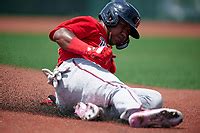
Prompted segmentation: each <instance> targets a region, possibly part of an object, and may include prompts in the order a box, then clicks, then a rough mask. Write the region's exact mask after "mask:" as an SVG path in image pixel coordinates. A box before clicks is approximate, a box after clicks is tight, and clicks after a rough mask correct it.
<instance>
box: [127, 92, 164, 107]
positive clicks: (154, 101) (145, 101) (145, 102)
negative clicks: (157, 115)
mask: <svg viewBox="0 0 200 133" xmlns="http://www.w3.org/2000/svg"><path fill="white" fill-rule="evenodd" d="M130 91H133V92H134V93H135V94H136V95H137V96H138V97H139V99H140V101H141V102H142V107H143V108H145V109H156V108H162V105H163V98H162V95H161V94H160V93H159V92H158V91H155V90H151V89H145V88H132V89H130Z"/></svg>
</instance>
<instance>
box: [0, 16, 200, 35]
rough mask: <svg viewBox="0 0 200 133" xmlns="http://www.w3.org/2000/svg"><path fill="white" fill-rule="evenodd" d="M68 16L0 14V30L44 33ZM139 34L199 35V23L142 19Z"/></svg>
mask: <svg viewBox="0 0 200 133" xmlns="http://www.w3.org/2000/svg"><path fill="white" fill-rule="evenodd" d="M68 18H69V17H45V16H43V17H28V16H0V31H1V32H16V33H19V32H20V33H23V32H28V33H46V34H48V33H49V31H50V30H52V29H53V28H54V27H55V26H57V25H58V24H59V23H61V22H62V21H64V20H66V19H68ZM138 30H139V32H140V34H141V36H170V37H173V36H178V37H186V36H190V37H200V23H170V22H149V21H148V22H147V21H142V22H141V25H140V26H139V28H138Z"/></svg>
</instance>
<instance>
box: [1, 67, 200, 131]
mask: <svg viewBox="0 0 200 133" xmlns="http://www.w3.org/2000/svg"><path fill="white" fill-rule="evenodd" d="M0 81H1V82H0V83H1V92H2V99H1V102H2V104H1V110H0V113H1V121H0V123H1V131H2V132H5V133H17V132H20V133H25V132H26V133H27V132H48V133H50V132H63V131H66V132H82V130H84V132H91V133H94V132H103V133H107V132H109V133H110V132H113V133H116V132H120V133H121V132H140V133H143V132H154V133H155V132H181V133H184V132H192V133H195V132H197V131H198V130H199V129H200V125H199V123H200V116H199V114H200V110H199V107H200V103H199V101H200V98H199V95H200V91H198V90H196V91H195V90H193V91H192V90H174V89H164V88H162V89H161V88H156V87H148V88H151V89H155V90H158V91H159V92H161V94H162V95H163V97H164V106H165V107H171V108H176V109H179V110H180V111H182V112H183V114H184V122H183V123H182V124H181V125H179V126H178V127H176V128H171V129H135V128H131V127H129V126H128V125H125V124H122V123H118V122H88V121H81V120H77V119H74V118H69V117H63V116H61V115H60V114H59V113H58V111H57V110H56V109H55V108H53V107H47V106H44V105H43V106H42V105H40V104H39V103H40V101H42V100H43V99H45V98H46V97H47V96H48V94H53V88H52V87H51V86H50V85H48V84H47V83H46V77H45V76H44V75H43V74H42V72H41V71H38V70H32V69H25V68H17V67H11V66H6V65H0ZM132 86H133V87H138V86H134V85H132Z"/></svg>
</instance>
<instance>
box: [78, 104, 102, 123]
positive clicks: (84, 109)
mask: <svg viewBox="0 0 200 133" xmlns="http://www.w3.org/2000/svg"><path fill="white" fill-rule="evenodd" d="M74 109H75V114H76V115H77V116H78V117H79V118H81V119H82V120H94V119H97V118H99V117H100V116H101V114H102V113H103V109H102V108H100V107H98V106H96V105H95V104H92V103H83V102H79V103H77V105H76V106H75V107H74Z"/></svg>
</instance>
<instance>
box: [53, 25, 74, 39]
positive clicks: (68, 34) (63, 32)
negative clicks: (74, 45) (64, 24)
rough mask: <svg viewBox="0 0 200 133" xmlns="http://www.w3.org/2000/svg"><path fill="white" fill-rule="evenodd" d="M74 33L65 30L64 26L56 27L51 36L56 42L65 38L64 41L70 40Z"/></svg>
mask: <svg viewBox="0 0 200 133" xmlns="http://www.w3.org/2000/svg"><path fill="white" fill-rule="evenodd" d="M73 37H75V35H74V34H73V33H72V32H71V31H69V30H67V29H66V28H60V29H58V30H57V31H56V32H55V33H54V36H53V40H54V41H56V42H58V41H59V40H65V41H66V42H70V41H71V40H72V38H73Z"/></svg>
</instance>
